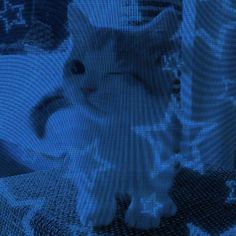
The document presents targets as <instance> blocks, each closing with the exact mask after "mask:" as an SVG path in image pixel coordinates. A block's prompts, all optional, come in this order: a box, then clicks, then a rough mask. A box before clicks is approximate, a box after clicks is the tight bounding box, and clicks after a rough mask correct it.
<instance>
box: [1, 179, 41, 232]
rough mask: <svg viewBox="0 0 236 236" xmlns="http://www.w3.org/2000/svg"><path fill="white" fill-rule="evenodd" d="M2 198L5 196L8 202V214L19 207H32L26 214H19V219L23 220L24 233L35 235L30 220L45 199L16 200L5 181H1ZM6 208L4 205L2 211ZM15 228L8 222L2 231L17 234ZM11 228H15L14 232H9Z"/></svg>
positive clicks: (19, 220)
mask: <svg viewBox="0 0 236 236" xmlns="http://www.w3.org/2000/svg"><path fill="white" fill-rule="evenodd" d="M0 198H3V199H4V201H6V202H7V208H10V209H9V210H8V211H6V213H8V214H9V213H10V212H11V211H13V210H16V209H19V208H21V209H22V210H24V209H25V208H28V207H30V210H28V212H27V213H26V214H24V215H23V217H22V215H21V214H17V215H19V219H17V221H18V222H21V225H22V229H21V231H22V232H23V233H24V235H28V236H31V235H33V229H32V228H31V226H30V221H31V219H32V218H33V217H34V215H35V214H36V212H38V211H39V210H40V209H41V208H42V206H43V205H44V200H42V199H41V200H40V199H36V200H33V199H30V200H16V199H15V197H14V196H12V194H11V193H10V191H9V190H8V187H7V185H6V184H4V183H3V182H0ZM1 202H2V201H1ZM4 209H6V208H3V207H2V208H1V211H2V212H3V211H4ZM12 214H13V215H14V217H16V216H17V215H16V214H14V213H12ZM6 217H7V215H6ZM21 217H22V218H21ZM12 220H13V219H11V221H12ZM14 220H15V219H14ZM14 229H15V227H9V225H8V224H6V228H3V229H1V233H2V234H3V235H16V232H15V231H14ZM9 230H13V232H9ZM18 230H20V229H18ZM4 231H6V232H4Z"/></svg>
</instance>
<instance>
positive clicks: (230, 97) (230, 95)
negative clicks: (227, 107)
mask: <svg viewBox="0 0 236 236" xmlns="http://www.w3.org/2000/svg"><path fill="white" fill-rule="evenodd" d="M222 83H223V87H224V89H223V93H222V94H220V95H219V96H218V98H219V99H224V100H227V101H229V102H231V103H232V104H233V106H234V107H236V96H235V92H234V91H235V86H236V83H235V82H234V81H232V80H229V79H225V78H224V79H222ZM230 89H232V91H230Z"/></svg>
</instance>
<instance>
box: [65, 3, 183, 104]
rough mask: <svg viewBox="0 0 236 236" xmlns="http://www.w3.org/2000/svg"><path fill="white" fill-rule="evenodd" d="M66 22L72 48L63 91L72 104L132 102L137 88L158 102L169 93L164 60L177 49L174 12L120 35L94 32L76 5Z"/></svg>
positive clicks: (100, 30) (104, 30)
mask: <svg viewBox="0 0 236 236" xmlns="http://www.w3.org/2000/svg"><path fill="white" fill-rule="evenodd" d="M68 19H69V30H70V33H71V39H72V42H73V48H72V52H71V54H70V56H69V58H68V60H67V62H66V64H65V67H64V85H65V86H64V88H65V92H66V96H67V97H68V98H69V99H70V100H71V101H72V103H74V104H80V103H81V101H82V100H84V97H88V96H90V95H92V94H96V93H97V94H98V93H100V94H102V93H103V95H104V94H109V96H110V97H109V100H112V99H116V100H117V99H119V96H123V97H126V98H125V99H129V98H128V96H129V97H130V93H131V92H134V89H136V90H137V87H138V88H139V89H140V91H141V88H142V89H143V92H144V91H145V92H147V94H152V95H156V96H159V97H160V96H164V95H165V94H168V93H170V91H171V86H172V81H171V78H169V77H168V75H165V74H164V72H163V71H162V64H161V59H162V56H163V55H164V54H165V53H168V52H169V51H171V50H174V49H175V43H173V41H172V40H171V37H172V36H173V35H174V34H175V32H176V31H177V29H178V25H179V19H178V14H177V13H176V11H175V10H174V9H173V8H168V9H166V10H164V11H163V12H162V13H161V14H159V15H158V16H157V17H155V18H154V19H153V20H152V21H151V22H150V23H148V24H145V25H142V26H137V27H135V26H132V27H123V28H122V29H120V30H119V29H111V28H98V27H95V26H93V25H92V24H91V23H90V21H89V19H88V18H87V17H86V16H85V15H84V14H83V13H82V12H81V11H80V10H79V8H78V7H77V6H76V5H75V4H74V3H72V4H70V5H69V9H68ZM103 98H104V96H103ZM104 99H105V98H104ZM107 100H108V98H107Z"/></svg>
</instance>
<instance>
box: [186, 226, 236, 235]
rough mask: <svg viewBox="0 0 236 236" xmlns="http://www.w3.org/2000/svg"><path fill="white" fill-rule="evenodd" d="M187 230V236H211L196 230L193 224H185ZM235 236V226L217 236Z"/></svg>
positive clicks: (198, 229)
mask: <svg viewBox="0 0 236 236" xmlns="http://www.w3.org/2000/svg"><path fill="white" fill-rule="evenodd" d="M187 227H188V229H189V236H211V235H210V234H209V233H207V232H205V231H203V230H202V229H200V228H198V227H197V226H195V225H194V224H191V223H190V224H187ZM235 235H236V226H233V227H232V228H230V229H227V230H226V231H224V232H223V233H221V234H219V236H235Z"/></svg>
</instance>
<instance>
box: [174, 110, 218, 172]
mask: <svg viewBox="0 0 236 236" xmlns="http://www.w3.org/2000/svg"><path fill="white" fill-rule="evenodd" d="M177 117H178V120H179V121H180V123H181V125H182V127H183V129H184V132H186V133H190V134H192V133H194V134H195V135H193V136H192V137H191V138H188V137H183V138H182V145H181V146H182V149H183V148H184V150H182V151H181V155H176V160H178V161H179V162H180V163H181V164H182V166H184V167H186V168H190V169H193V170H196V171H198V172H200V173H202V174H203V172H204V166H203V160H202V155H201V151H200V149H199V145H200V144H203V143H204V142H206V141H207V140H209V136H210V135H211V132H212V131H213V130H214V129H215V128H216V127H217V123H216V122H213V121H208V122H196V121H193V120H190V119H187V118H186V117H185V116H184V115H183V113H182V112H181V110H177ZM190 158H191V159H190Z"/></svg>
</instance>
